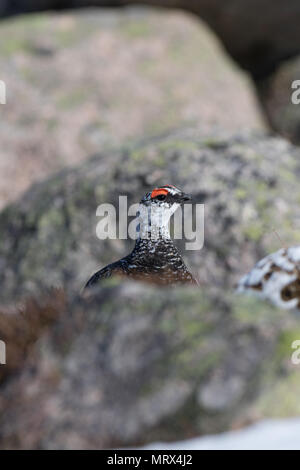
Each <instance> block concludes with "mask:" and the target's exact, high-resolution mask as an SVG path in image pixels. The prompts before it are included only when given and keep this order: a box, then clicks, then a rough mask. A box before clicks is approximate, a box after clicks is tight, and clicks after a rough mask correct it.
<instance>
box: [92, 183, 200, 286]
mask: <svg viewBox="0 0 300 470" xmlns="http://www.w3.org/2000/svg"><path fill="white" fill-rule="evenodd" d="M160 190H161V193H160ZM164 193H165V194H164ZM151 195H152V196H151ZM164 195H165V196H166V197H165V198H163V196H164ZM188 199H190V197H189V196H187V195H186V194H184V193H183V192H182V191H180V190H179V189H178V188H175V187H174V186H169V185H166V186H162V187H161V188H156V189H155V190H153V191H152V193H147V194H146V195H145V196H144V198H143V199H142V201H141V204H140V207H141V209H142V210H141V211H140V213H142V215H141V227H140V237H139V238H138V239H137V240H136V244H135V247H134V249H133V251H132V252H131V253H130V254H129V255H127V256H125V257H124V258H122V259H120V260H119V261H116V262H115V263H112V264H109V265H108V266H106V267H105V268H103V269H101V270H100V271H98V272H96V273H95V274H94V275H93V276H92V277H91V278H90V280H89V281H88V282H87V284H86V286H85V287H86V288H87V287H91V286H94V285H95V284H96V283H98V282H99V281H101V280H102V279H106V278H108V277H111V276H112V275H125V276H129V277H131V278H134V279H141V280H145V281H149V282H152V283H155V284H159V285H168V284H181V283H189V284H194V285H196V284H197V282H196V280H195V279H194V277H193V276H192V274H191V273H190V272H189V271H188V269H187V267H186V265H185V264H184V261H183V259H182V257H181V255H180V254H179V252H178V250H177V248H176V246H175V245H174V243H173V240H172V239H171V238H170V236H169V231H168V229H167V228H166V227H167V226H166V224H165V222H166V221H167V222H168V219H169V217H170V214H171V213H172V212H174V211H175V210H176V208H177V207H178V206H179V205H180V204H181V203H183V202H184V201H186V200H188ZM153 207H154V208H155V209H157V208H159V209H158V210H159V212H160V216H161V213H162V214H164V213H165V212H166V213H167V215H166V218H165V220H164V221H163V225H162V226H161V227H155V221H154V223H153V219H154V217H153V218H152V220H149V221H148V215H149V213H151V212H149V210H146V211H144V209H145V208H151V209H152V213H153V214H155V210H153ZM170 209H171V211H170ZM156 212H157V211H156ZM155 220H156V222H157V218H156V219H155ZM159 220H160V219H159ZM149 222H150V223H149ZM149 227H150V228H149ZM153 228H154V229H156V232H157V233H156V235H157V236H156V237H155V239H152V238H151V234H150V232H149V230H150V229H152V230H153Z"/></svg>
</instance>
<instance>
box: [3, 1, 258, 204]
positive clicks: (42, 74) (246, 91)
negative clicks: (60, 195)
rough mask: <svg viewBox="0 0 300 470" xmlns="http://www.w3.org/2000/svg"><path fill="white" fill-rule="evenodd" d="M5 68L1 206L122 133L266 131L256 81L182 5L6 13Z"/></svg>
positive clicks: (136, 135) (116, 140)
mask: <svg viewBox="0 0 300 470" xmlns="http://www.w3.org/2000/svg"><path fill="white" fill-rule="evenodd" d="M0 12H1V1H0ZM0 70H1V76H0V80H4V81H5V82H6V84H7V104H6V105H5V106H1V126H0V141H1V147H0V208H2V207H3V206H4V205H5V204H7V201H12V200H13V199H15V198H17V197H18V196H20V195H21V194H22V192H23V191H25V190H26V189H28V187H29V186H30V184H31V183H32V182H34V181H39V180H40V179H42V178H45V177H46V176H48V175H49V174H51V173H53V172H56V171H58V170H60V169H62V168H63V167H64V166H67V165H70V166H71V165H74V164H78V163H79V162H80V161H83V160H85V159H86V158H87V156H88V155H93V154H95V153H98V152H99V151H104V149H106V148H107V147H109V146H110V145H111V143H113V144H114V145H118V144H120V143H121V142H122V141H123V140H124V139H130V138H134V139H137V138H144V137H145V136H151V135H152V136H153V135H156V134H162V133H165V132H167V131H168V130H170V129H174V128H176V127H179V126H182V125H183V124H184V123H189V124H190V123H194V124H195V125H197V126H199V127H201V129H202V130H206V131H208V130H209V129H211V126H215V125H216V126H219V127H222V128H223V129H227V130H231V131H233V130H234V129H236V128H237V127H238V126H244V127H247V128H252V129H253V128H255V129H262V128H263V123H262V119H261V116H260V112H259V110H258V107H257V105H256V102H255V98H254V96H253V91H252V87H251V83H250V80H249V79H247V77H246V76H245V74H243V73H242V72H241V71H240V70H238V68H237V67H235V66H234V64H233V63H232V61H230V59H229V58H228V57H227V56H226V54H224V52H223V50H222V49H221V46H220V44H219V43H218V42H217V40H216V39H215V38H214V36H213V34H212V33H211V32H210V31H209V30H208V29H207V28H206V27H205V25H204V24H200V23H199V21H198V20H197V19H196V18H193V17H192V16H188V15H185V14H184V13H182V12H175V11H174V12H163V11H157V10H155V9H129V10H128V9H126V10H124V9H123V10H121V9H120V10H117V9H114V10H108V9H105V10H92V11H90V10H87V11H81V12H80V14H76V13H74V12H73V13H61V14H59V15H58V14H39V15H32V16H25V17H24V16H22V17H18V18H16V19H11V20H7V21H6V22H1V25H0ZM91 71H92V73H91ZM232 103H236V106H234V107H233V106H232ZM229 108H231V113H230V114H229V113H228V109H229ZM12 181H13V184H12Z"/></svg>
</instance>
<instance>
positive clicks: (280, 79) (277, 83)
mask: <svg viewBox="0 0 300 470" xmlns="http://www.w3.org/2000/svg"><path fill="white" fill-rule="evenodd" d="M299 77H300V56H297V57H294V58H293V59H290V60H287V61H286V62H284V63H283V64H282V65H281V66H280V67H279V68H278V69H277V70H276V71H275V72H274V73H273V74H271V75H270V76H269V77H267V78H265V79H262V80H259V81H257V83H256V87H257V91H258V94H259V97H260V100H261V103H262V105H263V108H264V110H265V112H266V115H267V118H268V120H269V122H270V124H271V126H272V128H273V129H274V130H275V131H276V132H278V133H279V134H281V135H283V136H284V137H285V138H287V139H289V140H290V141H292V142H293V143H294V144H297V145H299V144H300V104H299V102H298V100H299V92H298V90H299V85H298V84H297V83H296V87H295V86H294V88H293V87H292V85H293V84H294V82H295V81H296V80H299ZM293 95H294V97H295V98H296V102H295V100H294V99H292V98H293Z"/></svg>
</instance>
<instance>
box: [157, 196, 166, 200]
mask: <svg viewBox="0 0 300 470" xmlns="http://www.w3.org/2000/svg"><path fill="white" fill-rule="evenodd" d="M156 199H158V200H159V201H164V200H165V199H166V196H165V194H160V195H159V196H156Z"/></svg>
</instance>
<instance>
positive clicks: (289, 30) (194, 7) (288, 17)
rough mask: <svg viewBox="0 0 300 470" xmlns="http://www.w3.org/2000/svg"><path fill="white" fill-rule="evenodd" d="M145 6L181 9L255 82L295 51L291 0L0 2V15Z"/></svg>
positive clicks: (298, 47) (297, 39)
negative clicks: (216, 39) (219, 42)
mask: <svg viewBox="0 0 300 470" xmlns="http://www.w3.org/2000/svg"><path fill="white" fill-rule="evenodd" d="M136 3H146V4H150V5H158V6H163V7H170V8H182V9H185V10H187V11H191V12H192V13H195V14H196V15H198V16H199V17H201V18H203V19H204V20H205V21H206V22H207V23H208V24H209V25H210V26H211V27H212V29H213V30H214V31H215V32H216V33H217V34H218V35H219V37H220V38H221V40H222V41H223V43H224V45H225V47H226V48H227V50H228V51H229V52H230V54H231V55H232V56H233V57H234V58H235V59H236V60H237V61H238V62H239V63H240V65H241V66H242V67H244V68H246V69H247V70H249V71H250V72H251V74H252V75H253V76H255V77H262V76H266V75H268V74H269V73H270V72H271V71H273V70H274V69H275V68H276V67H277V66H278V65H279V63H280V62H281V61H282V60H284V59H286V58H289V57H292V56H294V55H295V54H297V53H299V51H300V32H299V27H298V19H299V15H300V4H299V2H298V1H297V0H287V1H285V2H284V3H283V2H282V0H238V1H237V0H227V1H226V2H224V1H223V0H209V1H208V0H197V1H195V0H143V1H141V2H139V1H138V0H93V1H91V0H80V1H78V0H68V1H65V0H60V1H57V0H55V1H54V0H32V1H30V2H24V1H23V0H15V1H14V2H8V1H7V0H0V15H2V16H7V15H14V14H16V13H24V12H32V11H40V10H47V9H61V8H78V7H88V6H106V7H107V6H113V7H115V6H124V5H130V4H136Z"/></svg>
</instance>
